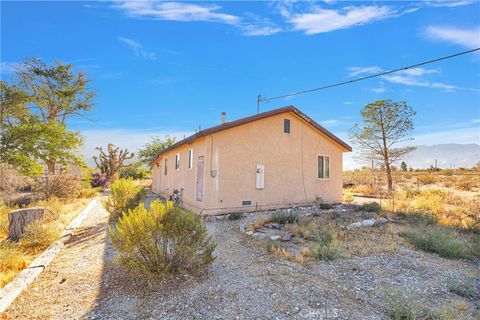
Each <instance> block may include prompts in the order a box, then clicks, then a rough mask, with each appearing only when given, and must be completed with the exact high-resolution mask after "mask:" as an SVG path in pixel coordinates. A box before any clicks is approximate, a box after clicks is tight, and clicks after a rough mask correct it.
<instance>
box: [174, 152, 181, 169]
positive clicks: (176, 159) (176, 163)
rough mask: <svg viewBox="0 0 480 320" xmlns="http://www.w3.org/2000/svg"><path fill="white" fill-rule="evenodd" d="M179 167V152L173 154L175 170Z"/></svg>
mask: <svg viewBox="0 0 480 320" xmlns="http://www.w3.org/2000/svg"><path fill="white" fill-rule="evenodd" d="M178 169H180V153H177V154H176V155H175V170H178Z"/></svg>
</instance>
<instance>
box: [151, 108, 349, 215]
mask: <svg viewBox="0 0 480 320" xmlns="http://www.w3.org/2000/svg"><path fill="white" fill-rule="evenodd" d="M284 119H290V120H291V130H290V133H284V132H283V120H284ZM188 149H193V155H194V162H193V168H192V169H187V161H188ZM345 151H346V150H345V149H344V148H343V147H341V146H340V145H338V144H337V143H335V142H333V141H332V140H330V139H329V138H328V137H326V136H325V135H324V134H323V133H321V132H319V131H318V130H316V129H315V128H313V127H312V126H311V125H310V124H308V123H307V122H305V121H304V120H302V119H301V118H299V117H298V116H297V115H296V114H294V113H292V112H288V113H284V114H279V115H275V116H271V117H268V118H264V119H261V120H257V121H254V122H250V123H247V124H244V125H241V126H238V127H234V128H231V129H228V130H224V131H220V132H217V133H214V134H212V135H209V136H206V137H203V138H201V139H198V140H196V141H194V142H193V143H191V144H186V145H183V146H180V147H178V148H176V149H174V150H171V151H169V152H167V153H166V154H164V155H162V157H161V158H159V159H158V160H157V163H159V166H158V167H157V166H156V164H154V165H153V191H154V192H157V193H162V194H163V195H167V196H168V195H171V194H172V192H173V189H178V190H180V189H181V188H183V202H184V205H185V206H186V207H189V208H191V209H194V210H195V211H197V212H202V213H218V212H229V211H239V210H259V209H267V208H275V207H284V206H289V205H294V204H306V203H312V202H314V201H315V199H316V197H321V198H322V199H323V200H325V201H329V202H338V201H341V200H342V152H345ZM176 153H180V169H179V170H175V168H174V167H175V154H176ZM318 155H328V156H330V179H328V180H319V179H317V156H318ZM198 156H204V157H205V177H204V198H203V202H199V201H197V200H196V190H195V189H196V180H197V175H196V174H197V171H196V170H197V159H198ZM165 157H166V158H167V159H168V160H167V161H168V174H167V175H166V176H165V175H164V172H163V169H164V161H165V160H164V158H165ZM258 164H260V165H264V167H265V187H264V189H257V188H256V166H257V165H258ZM212 170H213V171H216V175H215V176H214V177H213V176H212V174H211V172H212ZM242 201H251V206H242Z"/></svg>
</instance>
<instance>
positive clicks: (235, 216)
mask: <svg viewBox="0 0 480 320" xmlns="http://www.w3.org/2000/svg"><path fill="white" fill-rule="evenodd" d="M242 217H243V213H241V212H234V213H230V214H229V215H228V220H232V221H233V220H239V219H241V218H242Z"/></svg>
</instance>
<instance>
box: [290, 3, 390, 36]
mask: <svg viewBox="0 0 480 320" xmlns="http://www.w3.org/2000/svg"><path fill="white" fill-rule="evenodd" d="M395 13H396V12H395V10H393V9H392V8H390V7H388V6H358V7H355V6H349V7H344V8H343V9H340V10H334V9H323V8H321V7H319V6H312V7H311V12H308V13H297V14H293V15H292V14H290V13H289V12H286V11H283V15H284V16H286V18H287V21H288V22H289V23H291V24H292V25H293V28H294V29H295V30H301V31H304V32H305V33H306V34H317V33H323V32H330V31H334V30H339V29H347V28H351V27H353V26H358V25H364V24H367V23H370V22H373V21H379V20H383V19H386V18H389V17H392V16H394V15H395Z"/></svg>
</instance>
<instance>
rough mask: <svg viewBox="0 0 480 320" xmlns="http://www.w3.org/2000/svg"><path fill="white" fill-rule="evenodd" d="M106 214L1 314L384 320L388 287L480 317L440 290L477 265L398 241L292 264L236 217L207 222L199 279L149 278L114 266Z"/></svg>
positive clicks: (473, 305)
mask: <svg viewBox="0 0 480 320" xmlns="http://www.w3.org/2000/svg"><path fill="white" fill-rule="evenodd" d="M107 221H108V214H107V213H106V212H105V211H104V209H103V208H102V207H101V205H98V206H97V207H96V208H95V209H94V210H93V212H92V214H91V215H90V216H89V217H88V218H87V219H86V220H85V221H84V222H83V225H82V227H81V228H80V229H79V230H78V231H77V232H76V234H75V235H74V236H73V237H72V238H71V239H70V241H69V243H68V244H67V245H66V247H65V248H64V249H63V251H62V252H61V253H60V254H59V255H58V256H57V257H56V258H55V260H54V261H53V262H52V264H51V265H50V266H49V267H48V269H46V270H45V271H44V272H43V273H42V275H41V276H40V278H39V279H38V280H37V281H36V282H35V283H34V284H33V285H32V286H31V287H30V288H29V289H27V290H26V291H25V292H24V293H23V294H22V295H21V296H20V297H19V298H18V299H17V300H16V301H15V302H14V304H13V305H12V307H11V308H10V309H9V310H8V311H7V313H6V316H7V317H8V319H384V318H386V315H387V309H388V306H387V305H388V304H387V301H386V295H387V293H388V292H391V291H395V290H402V291H404V292H406V293H407V294H409V295H412V296H414V297H417V299H416V301H417V302H421V303H423V304H426V305H428V306H430V307H432V308H445V307H449V308H450V309H452V310H453V311H454V314H455V315H456V317H457V318H459V319H462V318H467V317H468V316H472V315H475V314H477V315H478V314H480V303H479V302H478V301H472V300H471V299H467V298H463V297H460V296H458V295H456V294H454V293H451V292H449V291H448V290H447V289H446V279H448V278H450V277H457V278H467V277H479V276H480V268H479V265H478V262H475V263H474V262H465V261H458V260H448V259H443V258H440V257H438V256H437V255H433V254H427V253H423V252H417V251H413V250H410V249H407V248H402V249H401V250H399V251H397V252H394V253H381V254H376V255H374V256H366V257H353V258H349V259H339V260H335V261H331V262H322V261H315V262H308V263H305V264H303V265H300V264H297V263H294V262H290V261H286V260H282V259H280V258H278V257H275V256H271V255H269V254H267V253H266V250H265V249H264V248H263V247H262V246H261V245H260V242H259V241H258V240H255V239H251V238H249V237H246V236H245V235H244V234H242V233H241V232H240V231H239V225H240V224H241V223H242V220H239V221H217V222H213V223H208V225H207V227H208V229H209V231H210V233H211V235H212V237H213V239H214V240H215V242H216V243H217V249H216V251H215V254H216V256H217V259H216V260H215V262H214V263H213V264H212V265H211V266H210V268H209V270H208V272H206V273H205V274H204V275H203V276H201V277H199V278H190V277H187V278H185V279H176V280H170V281H168V282H161V283H158V282H157V283H149V282H148V281H146V280H145V279H138V278H137V279H136V278H134V277H132V276H130V275H128V274H127V273H126V272H125V271H124V270H123V269H121V268H120V267H119V266H117V265H116V263H115V250H114V249H113V247H112V246H111V244H110V242H109V241H108V236H107V234H106V226H107ZM181 280H183V281H181ZM460 306H461V307H460ZM465 308H466V310H467V311H465ZM475 312H476V313H475Z"/></svg>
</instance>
